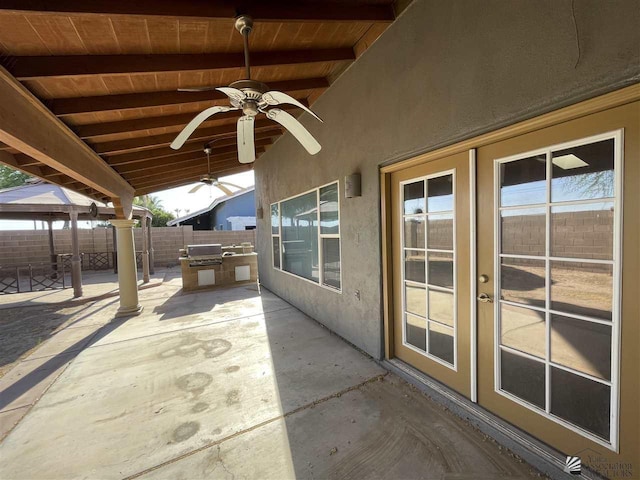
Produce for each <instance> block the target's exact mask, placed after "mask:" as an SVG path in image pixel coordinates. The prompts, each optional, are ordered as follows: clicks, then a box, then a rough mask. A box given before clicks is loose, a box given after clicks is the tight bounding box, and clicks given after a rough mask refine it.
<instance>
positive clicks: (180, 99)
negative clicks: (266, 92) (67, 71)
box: [47, 77, 329, 117]
mask: <svg viewBox="0 0 640 480" xmlns="http://www.w3.org/2000/svg"><path fill="white" fill-rule="evenodd" d="M265 83H266V84H267V85H268V86H269V88H270V89H271V90H277V91H280V92H286V93H288V94H289V95H292V96H294V97H295V96H296V93H298V92H301V91H305V90H317V91H318V93H321V92H322V91H323V90H325V89H326V88H328V87H329V81H328V80H327V79H326V78H322V77H320V78H301V79H299V80H287V81H283V82H282V81H281V82H269V81H266V82H265ZM218 86H221V87H222V86H226V85H218ZM226 98H227V97H226V95H224V94H223V93H221V92H218V91H216V90H211V91H205V92H178V91H175V90H170V91H160V92H149V93H128V94H123V95H100V96H96V97H79V98H77V97H74V98H57V99H54V100H50V101H49V102H48V104H47V105H48V107H49V108H50V109H51V111H52V112H53V113H54V114H55V115H57V116H58V117H65V116H68V115H75V114H80V113H97V112H110V111H123V110H129V109H137V108H148V107H163V106H167V105H185V104H189V103H197V102H208V101H214V100H225V99H226Z"/></svg>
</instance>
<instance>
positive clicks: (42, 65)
mask: <svg viewBox="0 0 640 480" xmlns="http://www.w3.org/2000/svg"><path fill="white" fill-rule="evenodd" d="M11 60H12V61H11V73H12V74H13V76H14V77H16V78H17V79H19V80H21V81H26V80H37V79H41V78H65V77H77V76H86V75H116V74H132V73H161V72H191V71H209V70H224V69H229V68H242V66H243V65H244V54H243V53H198V54H177V53H173V54H153V55H62V56H26V57H12V59H11ZM353 60H355V53H354V51H353V48H329V49H317V50H273V51H266V52H252V53H251V66H252V67H274V66H284V65H297V64H305V63H318V62H342V61H353Z"/></svg>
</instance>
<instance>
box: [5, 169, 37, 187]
mask: <svg viewBox="0 0 640 480" xmlns="http://www.w3.org/2000/svg"><path fill="white" fill-rule="evenodd" d="M30 178H31V177H30V176H29V175H27V174H26V173H22V172H21V171H19V170H14V169H13V168H11V167H7V166H5V165H0V188H9V187H19V186H20V185H24V184H25V183H27V180H29V179H30Z"/></svg>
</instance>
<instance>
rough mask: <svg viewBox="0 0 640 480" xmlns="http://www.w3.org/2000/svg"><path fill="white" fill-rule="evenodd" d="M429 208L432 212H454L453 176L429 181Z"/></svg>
mask: <svg viewBox="0 0 640 480" xmlns="http://www.w3.org/2000/svg"><path fill="white" fill-rule="evenodd" d="M427 192H428V195H429V196H428V197H427V208H428V211H429V213H432V212H450V211H453V175H443V176H441V177H435V178H430V179H429V180H427Z"/></svg>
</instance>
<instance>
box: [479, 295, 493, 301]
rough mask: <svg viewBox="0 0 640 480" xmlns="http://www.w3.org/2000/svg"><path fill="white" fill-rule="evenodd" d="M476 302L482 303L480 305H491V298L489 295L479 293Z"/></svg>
mask: <svg viewBox="0 0 640 480" xmlns="http://www.w3.org/2000/svg"><path fill="white" fill-rule="evenodd" d="M478 301H479V302H482V303H492V302H493V300H492V299H491V297H490V296H489V295H487V294H486V293H481V294H480V295H478Z"/></svg>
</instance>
